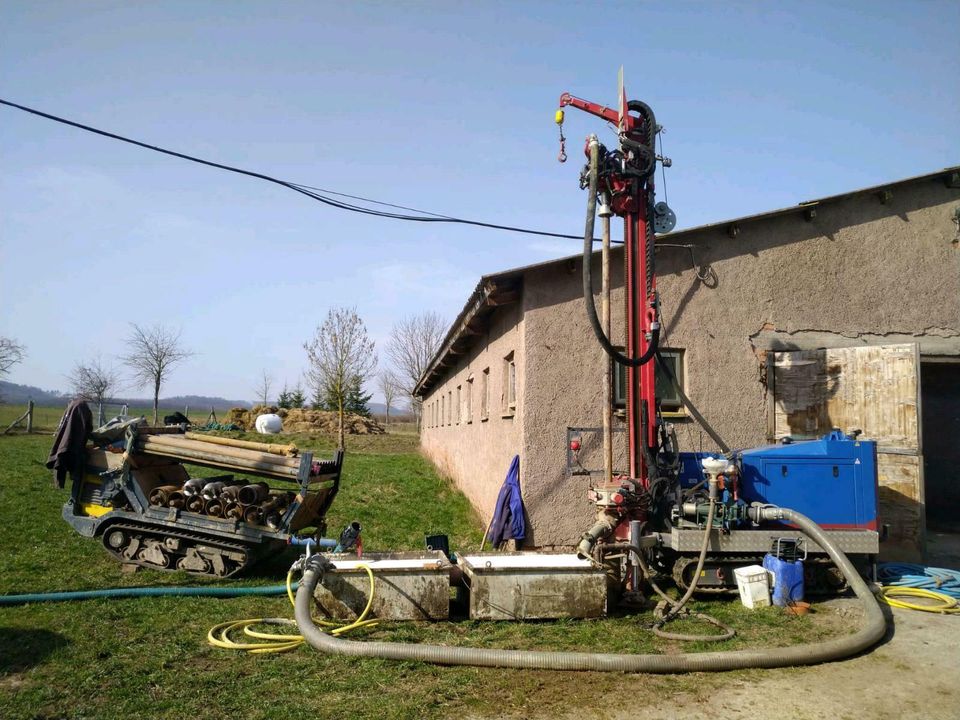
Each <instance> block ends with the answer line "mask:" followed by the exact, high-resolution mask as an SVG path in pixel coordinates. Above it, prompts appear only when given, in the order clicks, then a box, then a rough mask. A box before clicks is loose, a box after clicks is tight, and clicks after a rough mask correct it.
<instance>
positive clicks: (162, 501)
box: [149, 485, 180, 507]
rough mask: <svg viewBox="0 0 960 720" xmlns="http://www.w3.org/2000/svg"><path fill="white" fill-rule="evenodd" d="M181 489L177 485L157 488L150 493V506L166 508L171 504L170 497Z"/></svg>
mask: <svg viewBox="0 0 960 720" xmlns="http://www.w3.org/2000/svg"><path fill="white" fill-rule="evenodd" d="M179 489H180V488H178V487H177V486H176V485H161V486H160V487H155V488H154V489H153V490H151V491H150V497H149V501H150V504H151V505H158V506H160V507H166V506H167V505H168V504H169V503H170V496H171V495H173V494H174V493H175V492H177V491H178V490H179Z"/></svg>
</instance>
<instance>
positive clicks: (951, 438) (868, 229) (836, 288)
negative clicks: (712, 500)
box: [416, 167, 960, 558]
mask: <svg viewBox="0 0 960 720" xmlns="http://www.w3.org/2000/svg"><path fill="white" fill-rule="evenodd" d="M657 244H658V249H657V257H656V263H657V273H658V288H659V291H660V296H661V299H662V305H663V326H664V329H663V334H662V339H661V347H663V348H666V350H667V352H666V353H665V354H666V356H667V357H668V359H669V361H670V363H671V364H672V365H673V367H674V369H675V371H676V373H677V375H678V377H679V378H681V380H682V384H683V387H684V388H685V390H686V392H687V394H688V395H689V396H690V398H691V399H692V400H693V402H694V403H695V404H696V405H697V406H698V408H699V409H700V410H701V412H703V414H704V415H705V416H706V417H707V418H708V419H709V420H710V422H711V423H712V424H713V425H714V427H716V429H717V430H718V431H719V432H720V434H721V435H722V436H723V437H724V438H726V440H727V442H728V444H730V446H731V447H741V448H745V447H751V446H756V445H761V444H764V443H766V442H768V441H773V440H778V439H782V438H784V437H787V436H791V437H794V438H809V437H817V436H820V435H823V434H825V433H826V432H828V431H829V430H830V429H831V428H833V427H839V428H841V429H843V430H845V431H851V430H854V429H859V430H862V431H863V436H864V437H870V438H873V439H876V440H877V441H878V447H879V451H878V465H879V474H880V485H881V489H880V512H881V522H882V523H883V524H885V525H887V526H888V527H887V531H888V533H889V537H890V541H889V542H888V543H887V544H886V545H885V547H887V548H888V550H887V551H886V552H888V553H889V554H891V555H894V556H899V557H902V558H917V557H919V556H920V555H921V553H922V552H923V548H924V543H925V533H926V526H927V524H930V525H932V526H939V527H948V528H949V527H951V524H952V528H953V529H954V530H960V526H957V525H956V523H957V521H956V520H955V519H954V518H956V517H957V510H958V509H960V485H957V484H956V483H955V482H954V481H953V479H952V476H953V472H952V468H955V467H956V466H957V464H958V463H960V445H958V444H957V443H956V441H955V438H956V437H958V436H960V167H954V168H948V169H945V170H940V171H937V172H933V173H930V174H927V175H923V176H920V177H914V178H909V179H906V180H900V181H896V182H891V183H888V184H885V185H882V186H877V187H871V188H866V189H863V190H857V191H853V192H848V193H844V194H841V195H836V196H832V197H826V198H822V199H819V200H813V201H810V202H805V203H801V204H800V205H797V206H795V207H790V208H786V209H782V210H775V211H772V212H767V213H762V214H759V215H753V216H749V217H742V218H737V219H734V220H727V221H723V222H718V223H713V224H709V225H704V226H701V227H695V228H692V229H689V230H684V231H680V232H673V233H670V234H667V235H664V236H661V237H659V238H658V243H657ZM622 259H623V255H622V251H621V250H620V249H619V248H618V247H616V246H615V247H614V250H613V251H612V260H611V287H612V296H611V306H612V308H613V313H612V314H613V328H612V335H611V337H613V338H622V337H623V324H622V323H623V311H622V308H623V302H624V293H623V277H624V272H623V262H622ZM581 262H582V260H581V257H580V256H579V255H578V256H572V257H566V258H561V259H559V260H554V261H551V262H545V263H540V264H536V265H530V266H527V267H520V268H515V269H512V270H505V271H503V272H498V273H494V274H491V275H486V276H484V277H482V278H481V279H480V282H479V283H478V285H477V287H476V289H475V290H474V292H473V294H472V295H471V296H470V297H469V299H468V300H467V302H466V305H465V306H464V308H463V310H462V311H461V312H460V313H459V315H458V316H457V318H456V320H455V321H454V323H453V325H452V326H451V328H450V330H449V332H448V333H447V335H446V338H445V340H444V342H443V344H442V346H441V348H440V350H439V351H438V352H437V354H436V356H435V357H434V358H433V360H432V362H431V363H430V365H429V367H428V369H427V371H426V372H425V374H424V375H423V377H422V378H421V379H420V382H419V384H418V385H417V388H416V392H417V394H418V395H419V397H420V398H422V400H423V432H422V447H423V450H424V452H425V453H426V454H427V456H428V457H430V458H431V459H432V460H433V461H434V462H435V463H436V464H437V465H438V466H439V467H440V468H441V469H442V470H443V471H444V472H445V473H447V474H448V475H449V476H450V477H451V478H453V480H454V481H455V482H456V484H457V485H458V486H459V487H460V488H461V489H462V490H463V491H464V492H465V493H466V494H467V496H468V497H469V498H470V500H471V501H472V502H473V504H474V505H475V506H476V507H477V509H478V510H479V511H480V512H481V514H482V515H483V516H484V518H489V516H490V513H491V511H492V509H493V505H494V502H495V500H496V497H497V493H498V490H499V487H500V484H501V482H502V481H503V477H504V474H505V472H506V470H507V468H508V466H509V465H510V461H511V459H512V458H513V456H514V455H515V454H519V456H520V476H521V487H522V491H523V498H524V504H525V507H526V512H527V516H528V538H527V545H528V546H539V547H550V546H568V545H571V544H574V543H575V542H576V541H577V539H578V537H579V535H580V533H581V532H582V531H583V528H584V527H587V526H589V524H590V520H591V517H592V516H593V513H594V511H595V508H594V507H593V505H592V504H591V503H589V502H588V501H587V496H586V490H587V487H588V485H589V478H588V477H586V476H585V475H583V474H582V472H583V471H584V470H591V469H598V468H600V467H602V461H601V460H600V444H601V442H600V434H599V432H596V431H595V430H591V428H594V429H596V428H599V427H600V425H601V422H602V420H601V418H602V406H603V401H604V392H603V388H602V386H601V384H600V381H599V378H601V377H603V363H604V362H607V360H606V356H605V355H604V353H603V351H602V350H601V348H600V346H599V345H598V343H597V341H596V340H595V338H594V336H593V333H592V332H591V330H590V327H589V324H588V320H587V317H586V313H585V311H584V308H583V298H582V281H581V270H582V266H581ZM593 262H594V268H593V275H594V279H595V284H596V287H595V291H596V292H597V294H598V295H599V284H600V283H599V278H600V261H599V252H596V253H594V257H593ZM598 303H599V299H598ZM620 375H621V373H620V370H619V368H617V369H616V371H615V372H614V381H613V383H614V392H613V396H614V403H615V406H616V407H617V408H618V409H619V407H620V406H621V405H622V402H623V391H622V388H623V386H624V384H623V382H622V380H621V377H620ZM663 396H664V398H665V401H664V404H663V411H664V417H665V419H667V420H668V421H669V422H671V423H672V424H673V425H674V427H675V429H676V431H677V434H678V436H679V439H680V445H681V447H683V448H685V449H688V450H700V449H704V450H711V449H713V445H712V442H711V440H710V438H709V437H708V436H706V434H704V433H703V432H702V431H701V429H700V428H699V426H698V425H697V424H696V423H695V422H694V421H693V420H692V418H690V417H689V415H688V413H687V412H686V411H685V410H684V408H683V407H682V405H681V404H680V403H679V402H678V401H677V398H675V397H672V396H671V393H670V391H669V387H668V386H667V385H666V384H664V393H663ZM624 424H625V423H624V422H623V420H622V419H616V420H615V425H617V426H618V427H619V429H620V432H617V433H616V434H615V436H614V442H615V456H616V457H615V466H616V464H617V463H618V462H620V463H621V466H623V465H624V464H625V463H623V458H624V457H625V455H626V452H625V445H626V441H625V436H624V433H623V432H622V428H623V426H624ZM571 428H573V429H571ZM572 435H578V436H579V437H581V438H582V450H581V451H580V453H578V455H577V457H573V456H572V453H570V452H569V451H568V443H569V439H570V437H571V436H572ZM617 457H619V461H618V460H617Z"/></svg>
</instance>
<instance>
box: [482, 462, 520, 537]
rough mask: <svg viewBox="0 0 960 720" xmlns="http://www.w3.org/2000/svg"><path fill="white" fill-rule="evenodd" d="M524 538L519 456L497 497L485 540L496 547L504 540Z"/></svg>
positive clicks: (511, 464)
mask: <svg viewBox="0 0 960 720" xmlns="http://www.w3.org/2000/svg"><path fill="white" fill-rule="evenodd" d="M526 536H527V524H526V521H525V520H524V516H523V498H522V497H521V496H520V456H519V455H515V456H514V458H513V462H512V463H510V470H509V471H508V472H507V477H506V478H504V481H503V485H502V486H501V487H500V494H499V495H498V496H497V505H496V507H495V508H494V511H493V520H492V521H491V522H490V529H489V530H488V531H487V540H488V541H489V542H490V544H491V545H493V546H494V547H498V546H499V545H500V544H501V543H503V542H505V541H506V540H523V539H524V538H525V537H526Z"/></svg>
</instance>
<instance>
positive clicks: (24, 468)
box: [0, 435, 830, 720]
mask: <svg viewBox="0 0 960 720" xmlns="http://www.w3.org/2000/svg"><path fill="white" fill-rule="evenodd" d="M297 440H298V443H299V444H300V445H301V446H302V447H304V448H310V449H316V450H318V451H325V450H327V449H329V448H330V447H331V442H330V441H329V440H320V441H314V442H313V443H311V442H310V441H309V440H308V439H307V438H304V437H300V438H298V439H297ZM415 442H416V438H415V436H409V437H407V438H406V439H405V440H399V439H398V438H397V437H396V436H395V437H390V436H386V437H380V438H378V439H371V438H364V443H365V445H364V446H363V449H364V451H363V452H354V453H350V454H348V456H347V459H346V462H345V466H344V475H343V489H342V491H341V494H340V495H339V496H338V498H337V500H336V502H335V503H334V506H333V508H332V511H331V517H330V526H331V528H339V527H342V526H343V525H344V524H345V523H346V522H348V521H350V520H354V519H356V520H359V521H360V522H361V523H362V524H363V526H364V542H365V548H366V549H367V550H378V549H394V550H398V549H418V548H421V547H422V545H423V537H424V534H425V533H432V532H445V533H447V534H449V535H450V538H451V547H452V548H453V549H454V550H457V549H461V548H471V549H472V548H476V547H477V545H478V544H479V541H480V534H481V529H480V527H479V524H478V522H477V518H476V516H475V515H474V514H473V512H472V510H471V509H470V507H469V505H468V503H467V501H466V499H465V498H464V497H463V496H462V495H461V494H460V493H458V492H457V491H455V490H454V489H452V488H451V487H450V485H449V484H448V483H447V482H446V481H445V480H443V479H442V478H440V477H438V475H437V474H436V472H435V470H434V469H433V468H432V466H431V465H430V464H429V463H428V462H426V461H425V460H424V459H423V458H422V457H421V456H420V455H419V454H417V452H416V451H415ZM49 443H50V437H49V436H37V435H34V436H25V435H15V436H7V437H0V548H2V550H3V552H2V553H0V593H6V594H10V593H19V592H36V591H53V590H67V589H90V588H106V587H117V586H144V585H156V584H170V583H185V584H186V583H195V582H197V581H196V579H195V578H191V577H188V576H184V575H179V574H167V573H160V572H154V571H141V572H138V573H136V574H135V575H126V574H123V573H121V571H120V566H119V564H117V563H116V562H114V561H113V560H111V559H110V558H109V557H108V556H107V554H106V553H105V552H104V550H103V549H102V548H101V547H100V545H99V540H91V539H87V538H82V537H80V536H79V535H77V534H76V533H74V532H73V530H72V529H71V528H70V527H69V526H68V525H67V524H66V523H65V522H64V521H63V520H62V519H61V518H60V506H61V505H62V503H63V501H64V499H65V494H66V491H58V490H56V489H55V488H53V487H52V485H51V481H50V475H49V473H48V472H47V471H46V470H45V469H44V467H43V465H42V462H43V460H44V458H45V457H46V454H47V452H48V450H49ZM378 443H379V445H378ZM404 443H405V444H404ZM292 558H293V556H289V557H284V558H279V559H277V560H276V561H275V562H272V563H270V564H268V565H266V566H261V567H259V568H257V569H255V570H254V571H252V572H251V573H249V574H247V575H246V576H244V577H242V578H241V579H239V580H236V581H234V582H238V583H244V584H267V583H275V582H278V581H280V579H281V578H282V574H283V572H284V569H285V568H286V566H287V565H288V564H289V562H290V561H291V559H292ZM708 605H709V611H710V612H711V613H713V614H714V615H716V616H718V617H720V618H721V619H723V620H724V621H726V622H729V623H731V624H733V625H734V626H735V627H736V628H737V630H738V631H739V635H738V637H737V638H736V639H735V640H733V641H732V642H730V643H725V644H724V649H735V648H741V647H747V646H751V645H787V644H793V643H795V642H800V641H805V640H811V639H814V638H817V637H822V636H825V635H826V634H828V633H829V632H830V629H829V627H828V625H829V623H826V624H825V623H819V622H817V620H816V619H811V618H791V617H787V616H784V615H782V614H781V613H779V612H778V611H776V610H763V611H757V612H753V613H751V612H749V611H746V610H743V609H742V608H741V607H740V606H739V604H738V603H735V602H711V603H709V604H701V605H700V606H699V607H700V609H707V606H708ZM262 616H287V617H289V616H292V612H291V608H290V607H289V604H288V603H287V600H286V599H284V598H276V599H274V598H250V599H229V600H228V599H202V598H191V599H174V598H154V599H149V598H144V599H134V600H114V601H108V600H103V601H86V602H79V603H48V604H42V605H30V606H16V607H0V717H3V718H5V719H6V718H93V717H97V718H101V717H102V718H127V717H130V716H135V715H140V716H143V717H161V718H185V717H190V718H207V717H210V718H223V717H244V718H283V719H284V720H289V719H290V718H300V717H303V718H377V720H388V719H390V718H397V719H399V718H444V717H461V716H485V715H488V714H493V713H497V712H500V711H503V712H506V713H509V714H519V715H529V714H530V713H532V712H534V711H536V712H538V713H546V714H548V715H549V714H559V713H560V712H566V711H570V710H572V709H573V708H577V707H581V708H584V710H583V711H582V713H586V714H585V715H584V717H597V716H598V715H599V712H600V711H599V710H598V709H597V708H598V707H599V705H598V704H597V703H598V699H599V698H601V697H603V696H604V695H605V694H608V695H613V694H616V693H619V692H622V690H623V688H624V684H625V683H629V684H630V686H631V687H633V688H634V690H633V691H632V692H636V693H641V692H642V693H647V692H686V693H694V694H698V693H701V692H703V693H706V692H716V691H717V689H718V688H719V687H720V686H721V684H722V683H723V682H724V680H723V678H722V677H721V676H719V675H715V676H703V675H700V676H678V677H642V676H634V677H624V676H620V675H616V674H600V673H579V674H571V673H551V672H547V671H516V670H496V669H481V668H445V667H435V666H428V665H419V664H414V663H401V662H390V661H385V660H384V661H381V660H375V659H351V658H341V657H330V656H325V655H322V654H320V653H318V652H316V651H315V650H313V649H312V648H309V647H301V648H298V649H297V650H295V651H294V652H292V653H288V654H283V655H274V656H249V655H237V654H234V653H232V652H230V651H225V650H219V649H215V648H212V647H209V646H208V645H207V643H206V641H205V635H206V632H207V630H208V628H209V627H210V626H211V625H213V624H215V623H218V622H222V621H225V620H229V619H234V618H244V617H262ZM649 622H650V614H649V613H641V614H639V615H633V616H628V617H616V618H609V619H605V620H597V621H586V622H582V621H581V622H576V621H562V622H540V623H475V622H460V623H453V622H451V623H437V624H432V625H431V624H415V623H397V624H388V625H383V626H380V627H378V628H374V629H369V630H364V631H361V632H360V633H357V634H356V635H354V636H353V637H355V638H356V637H364V638H367V639H372V638H377V639H393V640H402V641H407V642H440V643H447V644H463V645H470V646H477V647H500V648H510V647H517V648H542V649H558V650H559V649H570V650H574V649H576V650H605V651H622V652H658V651H659V652H676V651H678V650H680V649H681V647H680V646H679V645H676V644H673V643H669V642H663V641H660V640H657V639H656V638H654V637H653V636H652V634H651V633H650V632H649V630H648V629H647V626H648V625H649ZM678 629H679V624H678ZM683 649H687V650H694V651H697V650H706V649H710V650H716V649H718V648H716V647H707V646H706V644H703V645H702V646H698V645H697V644H695V645H694V646H692V647H691V646H686V647H685V648H683ZM724 677H726V678H727V679H729V678H730V675H729V674H727V675H725V676H724ZM743 677H747V675H746V674H744V675H743ZM714 678H716V679H714Z"/></svg>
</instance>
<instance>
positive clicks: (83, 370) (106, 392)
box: [67, 358, 120, 404]
mask: <svg viewBox="0 0 960 720" xmlns="http://www.w3.org/2000/svg"><path fill="white" fill-rule="evenodd" d="M119 379H120V376H119V375H118V374H117V371H116V370H114V369H113V366H112V365H111V366H109V367H104V365H103V363H102V362H101V361H100V358H97V359H96V360H91V361H90V362H88V363H81V362H78V363H76V364H74V366H73V370H71V371H70V374H69V375H68V376H67V380H68V381H69V382H70V387H71V389H72V390H73V392H74V393H75V394H76V395H77V396H79V397H81V398H83V399H84V400H92V401H94V402H96V403H98V404H102V403H103V401H104V400H106V399H107V398H108V397H110V394H111V392H110V391H111V390H116V388H117V384H118V383H119Z"/></svg>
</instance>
